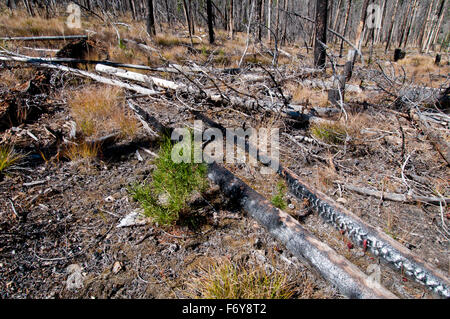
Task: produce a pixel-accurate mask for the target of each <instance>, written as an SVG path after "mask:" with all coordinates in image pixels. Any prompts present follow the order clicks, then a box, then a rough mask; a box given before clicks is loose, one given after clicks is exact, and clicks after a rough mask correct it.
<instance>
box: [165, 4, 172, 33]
mask: <svg viewBox="0 0 450 319" xmlns="http://www.w3.org/2000/svg"><path fill="white" fill-rule="evenodd" d="M168 1H169V0H165V1H164V2H165V5H166V14H167V24H168V25H169V27H171V26H172V19H171V18H170V11H169V2H168Z"/></svg>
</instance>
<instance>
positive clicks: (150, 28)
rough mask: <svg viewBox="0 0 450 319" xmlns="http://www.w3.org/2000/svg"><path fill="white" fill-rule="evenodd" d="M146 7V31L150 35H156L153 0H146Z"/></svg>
mask: <svg viewBox="0 0 450 319" xmlns="http://www.w3.org/2000/svg"><path fill="white" fill-rule="evenodd" d="M147 9H148V16H147V32H148V33H149V34H150V35H151V36H155V35H156V28H155V16H154V15H153V0H148V1H147Z"/></svg>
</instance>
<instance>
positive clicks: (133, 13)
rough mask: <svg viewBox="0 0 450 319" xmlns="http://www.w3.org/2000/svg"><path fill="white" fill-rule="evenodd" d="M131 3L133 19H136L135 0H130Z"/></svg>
mask: <svg viewBox="0 0 450 319" xmlns="http://www.w3.org/2000/svg"><path fill="white" fill-rule="evenodd" d="M88 3H89V1H88ZM129 4H130V11H131V16H132V17H133V20H136V6H135V5H134V0H129Z"/></svg>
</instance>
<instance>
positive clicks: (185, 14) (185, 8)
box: [183, 0, 193, 45]
mask: <svg viewBox="0 0 450 319" xmlns="http://www.w3.org/2000/svg"><path fill="white" fill-rule="evenodd" d="M183 9H184V16H185V18H186V23H187V26H188V31H189V38H190V39H191V44H192V45H193V42H192V26H191V17H190V12H189V7H188V4H187V2H186V0H183Z"/></svg>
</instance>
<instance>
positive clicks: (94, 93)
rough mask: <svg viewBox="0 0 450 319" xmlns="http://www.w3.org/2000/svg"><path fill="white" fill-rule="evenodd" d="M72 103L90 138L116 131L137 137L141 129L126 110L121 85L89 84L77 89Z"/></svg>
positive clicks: (79, 121)
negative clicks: (93, 85)
mask: <svg viewBox="0 0 450 319" xmlns="http://www.w3.org/2000/svg"><path fill="white" fill-rule="evenodd" d="M68 104H69V106H70V110H71V114H72V116H73V118H74V120H75V122H76V123H77V126H78V127H79V128H80V129H81V131H82V133H83V134H84V135H85V136H87V137H88V136H89V137H101V136H103V135H106V134H109V133H111V132H115V131H119V132H120V134H121V137H133V136H134V135H135V134H136V132H137V130H138V127H139V124H138V122H137V120H136V119H135V118H134V117H133V116H132V115H131V114H130V113H129V111H128V110H127V109H125V106H124V105H125V100H124V96H123V94H122V90H121V89H119V88H115V87H110V86H95V87H87V88H84V89H82V90H80V91H78V92H73V93H72V94H71V96H70V98H69V99H68Z"/></svg>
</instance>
